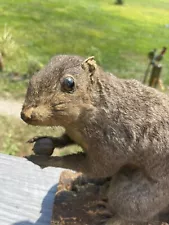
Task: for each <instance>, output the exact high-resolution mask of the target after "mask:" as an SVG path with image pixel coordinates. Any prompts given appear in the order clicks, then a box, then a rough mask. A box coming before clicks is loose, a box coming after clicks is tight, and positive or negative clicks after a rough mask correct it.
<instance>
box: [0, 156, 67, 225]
mask: <svg viewBox="0 0 169 225" xmlns="http://www.w3.org/2000/svg"><path fill="white" fill-rule="evenodd" d="M62 170H63V169H61V168H50V167H48V168H45V169H41V168H40V167H39V166H37V165H34V164H33V163H31V162H29V161H27V160H26V159H24V158H19V157H14V156H9V155H5V154H0V225H33V224H34V225H35V224H36V225H49V224H50V220H51V216H52V207H53V201H54V196H55V193H56V188H57V183H58V179H59V176H60V173H61V171H62Z"/></svg>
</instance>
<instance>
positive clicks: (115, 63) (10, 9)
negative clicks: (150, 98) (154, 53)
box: [0, 0, 169, 91]
mask: <svg viewBox="0 0 169 225" xmlns="http://www.w3.org/2000/svg"><path fill="white" fill-rule="evenodd" d="M0 5H1V7H0V14H1V19H0V33H3V31H4V25H5V24H6V27H8V28H9V29H10V30H11V33H12V35H13V39H14V40H15V42H16V45H17V51H16V52H15V53H14V54H13V55H12V56H10V57H9V58H6V60H5V65H6V70H7V71H10V70H11V69H12V70H19V71H21V72H23V73H25V72H26V70H27V68H26V67H27V62H28V61H29V60H32V59H36V60H37V61H39V62H41V63H42V64H46V63H47V62H48V60H49V59H50V57H51V56H53V55H55V54H60V53H70V54H79V55H83V56H89V55H95V56H96V58H97V60H98V61H99V63H100V64H101V65H102V66H103V67H104V68H105V69H106V70H110V71H112V72H113V73H114V74H116V75H117V76H119V77H124V78H131V77H132V78H136V79H142V76H143V74H144V71H145V69H146V66H147V62H148V60H147V52H148V51H150V50H152V49H153V48H157V49H161V48H162V47H163V46H167V47H168V43H169V42H168V37H169V28H166V24H169V20H168V18H169V2H168V0H138V1H135V0H125V4H124V5H123V6H118V5H114V1H113V0H105V1H102V0H93V1H90V0H79V1H75V0H71V1H70V0H62V1H61V0H46V1H41V0H16V1H11V0H0ZM168 58H169V52H167V54H166V55H165V59H164V61H163V64H164V69H163V80H164V83H165V84H166V85H168V84H169V76H168V73H169V64H168ZM16 85H18V84H16ZM1 87H2V85H1V83H0V88H1ZM9 91H12V88H11V89H10V90H9Z"/></svg>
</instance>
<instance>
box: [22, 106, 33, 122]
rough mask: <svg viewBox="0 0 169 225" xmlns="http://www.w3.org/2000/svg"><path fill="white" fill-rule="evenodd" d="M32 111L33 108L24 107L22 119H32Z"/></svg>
mask: <svg viewBox="0 0 169 225" xmlns="http://www.w3.org/2000/svg"><path fill="white" fill-rule="evenodd" d="M32 112H33V108H32V107H31V108H27V109H22V111H21V119H22V120H23V121H25V122H26V123H28V122H29V121H31V120H32Z"/></svg>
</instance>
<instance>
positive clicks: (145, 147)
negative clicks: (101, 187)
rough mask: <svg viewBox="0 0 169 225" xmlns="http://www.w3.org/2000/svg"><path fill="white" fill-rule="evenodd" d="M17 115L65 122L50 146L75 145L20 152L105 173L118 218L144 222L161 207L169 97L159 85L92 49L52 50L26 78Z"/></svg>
mask: <svg viewBox="0 0 169 225" xmlns="http://www.w3.org/2000/svg"><path fill="white" fill-rule="evenodd" d="M21 118H22V119H23V120H24V121H25V122H26V123H28V124H31V125H40V126H62V127H64V128H65V134H64V135H63V136H62V137H60V138H53V137H51V139H52V140H53V143H55V147H59V148H62V147H64V146H67V145H72V144H77V145H79V146H81V148H82V149H83V152H80V153H78V154H73V155H68V156H63V157H56V156H47V155H46V156H44V155H38V156H37V155H32V156H30V157H28V159H29V160H31V161H32V162H34V163H36V164H38V165H40V166H41V167H46V166H54V167H63V168H68V169H72V170H75V171H78V172H82V173H84V174H86V175H87V176H89V177H98V178H100V177H112V182H111V185H110V188H109V191H108V193H107V195H108V199H109V205H110V207H111V208H112V211H114V212H115V213H116V214H117V217H119V218H120V220H121V221H127V222H131V223H133V222H137V223H140V222H143V223H145V222H148V221H150V220H151V219H152V218H153V217H154V216H156V215H157V214H158V213H160V212H161V211H162V210H163V209H164V208H166V207H167V205H168V203H169V163H168V162H169V138H168V137H169V98H168V96H167V95H165V94H164V93H161V92H159V91H157V90H155V89H153V88H151V87H147V86H145V85H143V84H141V83H140V82H139V81H136V80H125V79H120V78H117V77H115V76H114V75H113V74H111V73H109V72H105V71H104V70H103V69H102V68H101V67H100V66H98V65H97V63H96V61H95V60H94V57H89V58H87V59H86V60H85V59H83V58H82V57H80V56H74V55H58V56H55V57H53V58H52V59H51V61H50V62H49V64H48V65H47V66H46V67H45V68H43V69H42V70H41V71H39V72H38V73H37V74H36V75H34V76H33V77H32V78H31V80H30V83H29V86H28V90H27V93H26V96H25V102H24V104H23V108H22V112H21ZM37 140H38V139H35V140H32V142H34V141H35V142H36V141H37ZM126 171H127V172H126Z"/></svg>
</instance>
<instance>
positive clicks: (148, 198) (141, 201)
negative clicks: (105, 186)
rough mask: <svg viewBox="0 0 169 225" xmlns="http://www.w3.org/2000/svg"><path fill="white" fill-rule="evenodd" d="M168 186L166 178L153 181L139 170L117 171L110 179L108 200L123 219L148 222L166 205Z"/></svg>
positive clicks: (168, 192) (168, 195)
mask: <svg viewBox="0 0 169 225" xmlns="http://www.w3.org/2000/svg"><path fill="white" fill-rule="evenodd" d="M168 186H169V185H168V182H167V179H163V180H160V181H153V180H150V179H148V178H147V177H146V176H145V174H144V173H142V171H139V170H138V171H135V172H133V173H131V174H127V175H126V174H120V173H118V174H117V175H116V176H115V177H114V178H112V180H111V184H110V187H109V191H108V202H109V205H110V207H111V209H112V210H114V211H115V213H116V214H117V215H118V216H119V217H120V218H121V219H122V220H124V221H131V222H149V221H151V220H152V219H153V218H154V216H155V215H158V213H159V212H161V211H162V210H163V209H164V208H165V207H166V205H168V204H167V203H168V202H167V201H166V199H169V191H168ZM168 201H169V200H168Z"/></svg>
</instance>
